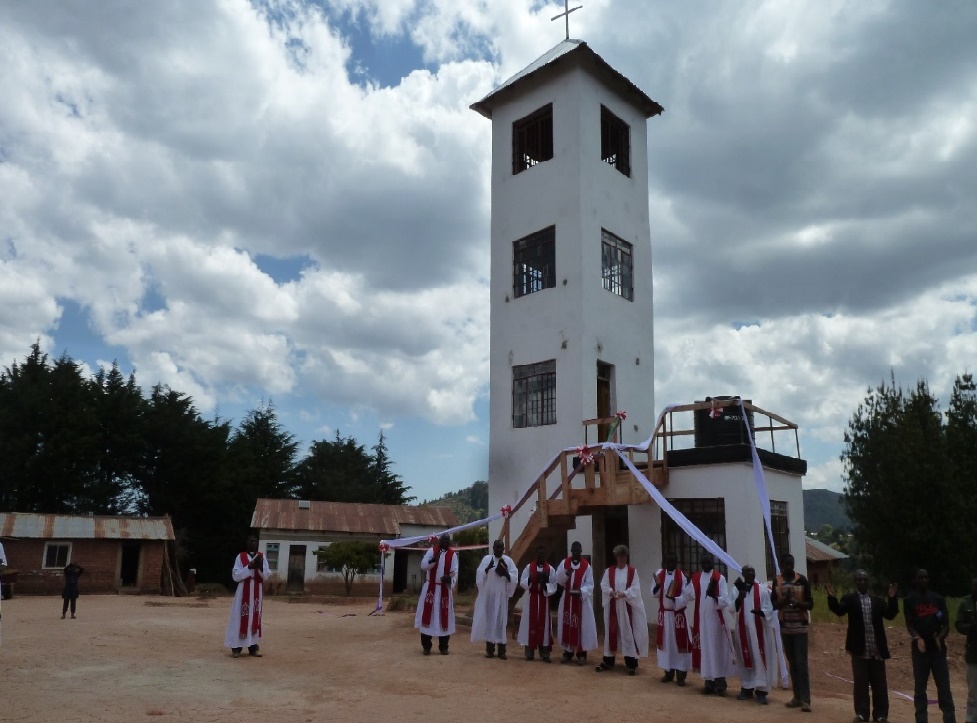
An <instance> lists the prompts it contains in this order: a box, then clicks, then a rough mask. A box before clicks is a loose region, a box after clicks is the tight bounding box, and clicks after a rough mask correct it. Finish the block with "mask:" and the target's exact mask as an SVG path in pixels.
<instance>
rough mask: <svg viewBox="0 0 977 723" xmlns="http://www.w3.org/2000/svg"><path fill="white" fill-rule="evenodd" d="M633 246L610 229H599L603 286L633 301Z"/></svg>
mask: <svg viewBox="0 0 977 723" xmlns="http://www.w3.org/2000/svg"><path fill="white" fill-rule="evenodd" d="M632 250H633V247H632V246H631V244H629V243H628V242H627V241H625V240H623V239H621V238H618V237H617V236H615V235H614V234H612V233H611V232H610V231H607V230H605V229H601V251H600V257H601V276H603V279H604V288H605V289H607V290H608V291H610V292H612V293H614V294H617V295H618V296H621V297H624V298H625V299H627V300H628V301H634V256H633V252H632Z"/></svg>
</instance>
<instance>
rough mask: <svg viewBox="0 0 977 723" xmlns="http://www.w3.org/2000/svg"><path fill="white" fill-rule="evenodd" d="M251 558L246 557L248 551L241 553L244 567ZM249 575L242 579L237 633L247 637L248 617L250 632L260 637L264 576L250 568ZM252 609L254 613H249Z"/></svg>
mask: <svg viewBox="0 0 977 723" xmlns="http://www.w3.org/2000/svg"><path fill="white" fill-rule="evenodd" d="M250 562H251V560H250V559H249V558H248V553H246V552H242V553H241V564H242V565H244V566H245V567H247V566H248V564H249V563H250ZM252 573H253V574H252V575H251V577H248V578H245V579H244V581H243V582H244V594H243V595H241V626H240V628H239V629H238V634H239V635H240V637H241V639H242V640H243V639H244V638H247V637H248V619H249V618H250V620H251V634H252V635H257V636H258V637H261V583H262V582H263V580H264V578H263V577H261V572H260V571H259V570H252ZM252 610H253V611H254V615H251V614H250V613H251V611H252Z"/></svg>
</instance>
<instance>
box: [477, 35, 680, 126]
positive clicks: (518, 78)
mask: <svg viewBox="0 0 977 723" xmlns="http://www.w3.org/2000/svg"><path fill="white" fill-rule="evenodd" d="M577 51H580V52H581V53H586V54H587V56H589V57H590V58H591V59H592V60H593V61H594V63H595V64H596V66H597V68H598V69H599V70H600V71H602V72H603V73H604V74H605V75H606V76H607V77H608V79H609V80H610V81H611V82H613V83H617V84H619V85H621V86H622V88H623V91H624V95H625V96H627V97H630V98H631V100H632V101H633V102H634V103H635V104H636V105H637V106H638V107H639V108H641V109H642V111H644V113H645V116H646V117H649V118H650V117H651V116H653V115H658V114H659V113H662V112H663V111H664V110H665V109H664V108H662V107H661V105H659V104H658V103H656V102H655V101H653V100H652V99H651V98H649V97H648V96H647V95H646V94H645V92H644V91H643V90H641V89H640V88H639V87H638V86H636V85H635V84H634V83H632V82H631V81H630V80H628V79H627V78H626V77H625V76H624V75H623V74H621V73H620V72H618V71H617V70H615V69H614V68H613V67H612V66H611V64H610V63H608V62H607V61H606V60H604V59H603V58H602V57H600V56H599V55H598V54H597V53H595V52H594V51H593V50H592V49H591V48H590V46H589V45H587V43H585V42H584V41H582V40H573V39H570V40H563V41H562V42H560V43H559V44H558V45H556V46H555V47H553V48H550V49H549V50H547V51H546V52H545V53H543V54H542V55H541V56H539V57H538V58H536V60H534V61H533V62H532V63H530V64H529V65H527V66H526V67H525V68H523V69H522V70H520V71H519V72H518V73H516V74H515V75H513V76H512V77H511V78H509V79H508V80H506V81H504V82H503V83H502V84H501V85H499V86H498V87H497V88H495V89H494V90H493V91H492V92H491V93H489V94H488V95H486V96H485V97H484V98H482V99H481V100H480V101H478V102H477V103H472V105H471V109H472V110H474V111H477V112H478V113H481V114H482V115H483V116H485V117H486V118H491V117H492V102H491V101H492V100H493V99H494V98H495V97H496V96H498V95H499V94H502V93H504V92H505V91H508V90H509V89H511V88H514V87H515V86H516V85H518V84H519V83H521V82H522V81H523V80H525V79H527V78H529V77H530V76H532V75H534V74H536V73H537V72H539V71H540V70H542V69H543V68H545V67H546V66H548V65H550V64H552V63H555V62H556V61H557V60H559V59H560V58H562V57H564V56H567V55H570V54H571V53H575V52H577Z"/></svg>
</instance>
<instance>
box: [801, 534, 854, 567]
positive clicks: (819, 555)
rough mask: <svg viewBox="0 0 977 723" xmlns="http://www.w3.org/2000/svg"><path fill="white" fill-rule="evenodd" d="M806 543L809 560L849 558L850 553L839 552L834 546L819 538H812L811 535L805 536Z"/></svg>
mask: <svg viewBox="0 0 977 723" xmlns="http://www.w3.org/2000/svg"><path fill="white" fill-rule="evenodd" d="M804 544H805V547H806V548H807V549H806V552H807V561H808V562H833V561H834V560H847V559H848V555H846V554H845V553H843V552H839V551H838V550H836V549H834V548H833V547H829V546H828V545H825V544H824V543H823V542H819V541H818V540H812V539H811V538H810V537H805V538H804Z"/></svg>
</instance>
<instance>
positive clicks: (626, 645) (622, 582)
mask: <svg viewBox="0 0 977 723" xmlns="http://www.w3.org/2000/svg"><path fill="white" fill-rule="evenodd" d="M600 591H601V599H602V600H603V602H604V655H605V656H606V657H608V658H610V657H612V656H615V655H623V656H624V657H625V658H647V657H648V615H647V614H646V613H645V602H644V600H643V599H642V598H641V581H640V580H638V571H637V570H635V571H634V578H633V579H632V580H631V585H630V586H629V585H628V568H627V567H625V568H624V569H623V570H622V569H620V568H617V570H616V571H615V573H614V589H613V590H611V568H607V569H606V570H604V577H603V579H601V582H600ZM614 591H616V592H623V593H624V597H623V598H618V599H617V600H611V592H614ZM612 605H613V606H615V612H616V613H617V631H618V634H617V651H616V652H611V635H610V631H611V606H612ZM628 608H630V610H631V612H630V615H629V614H628Z"/></svg>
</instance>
